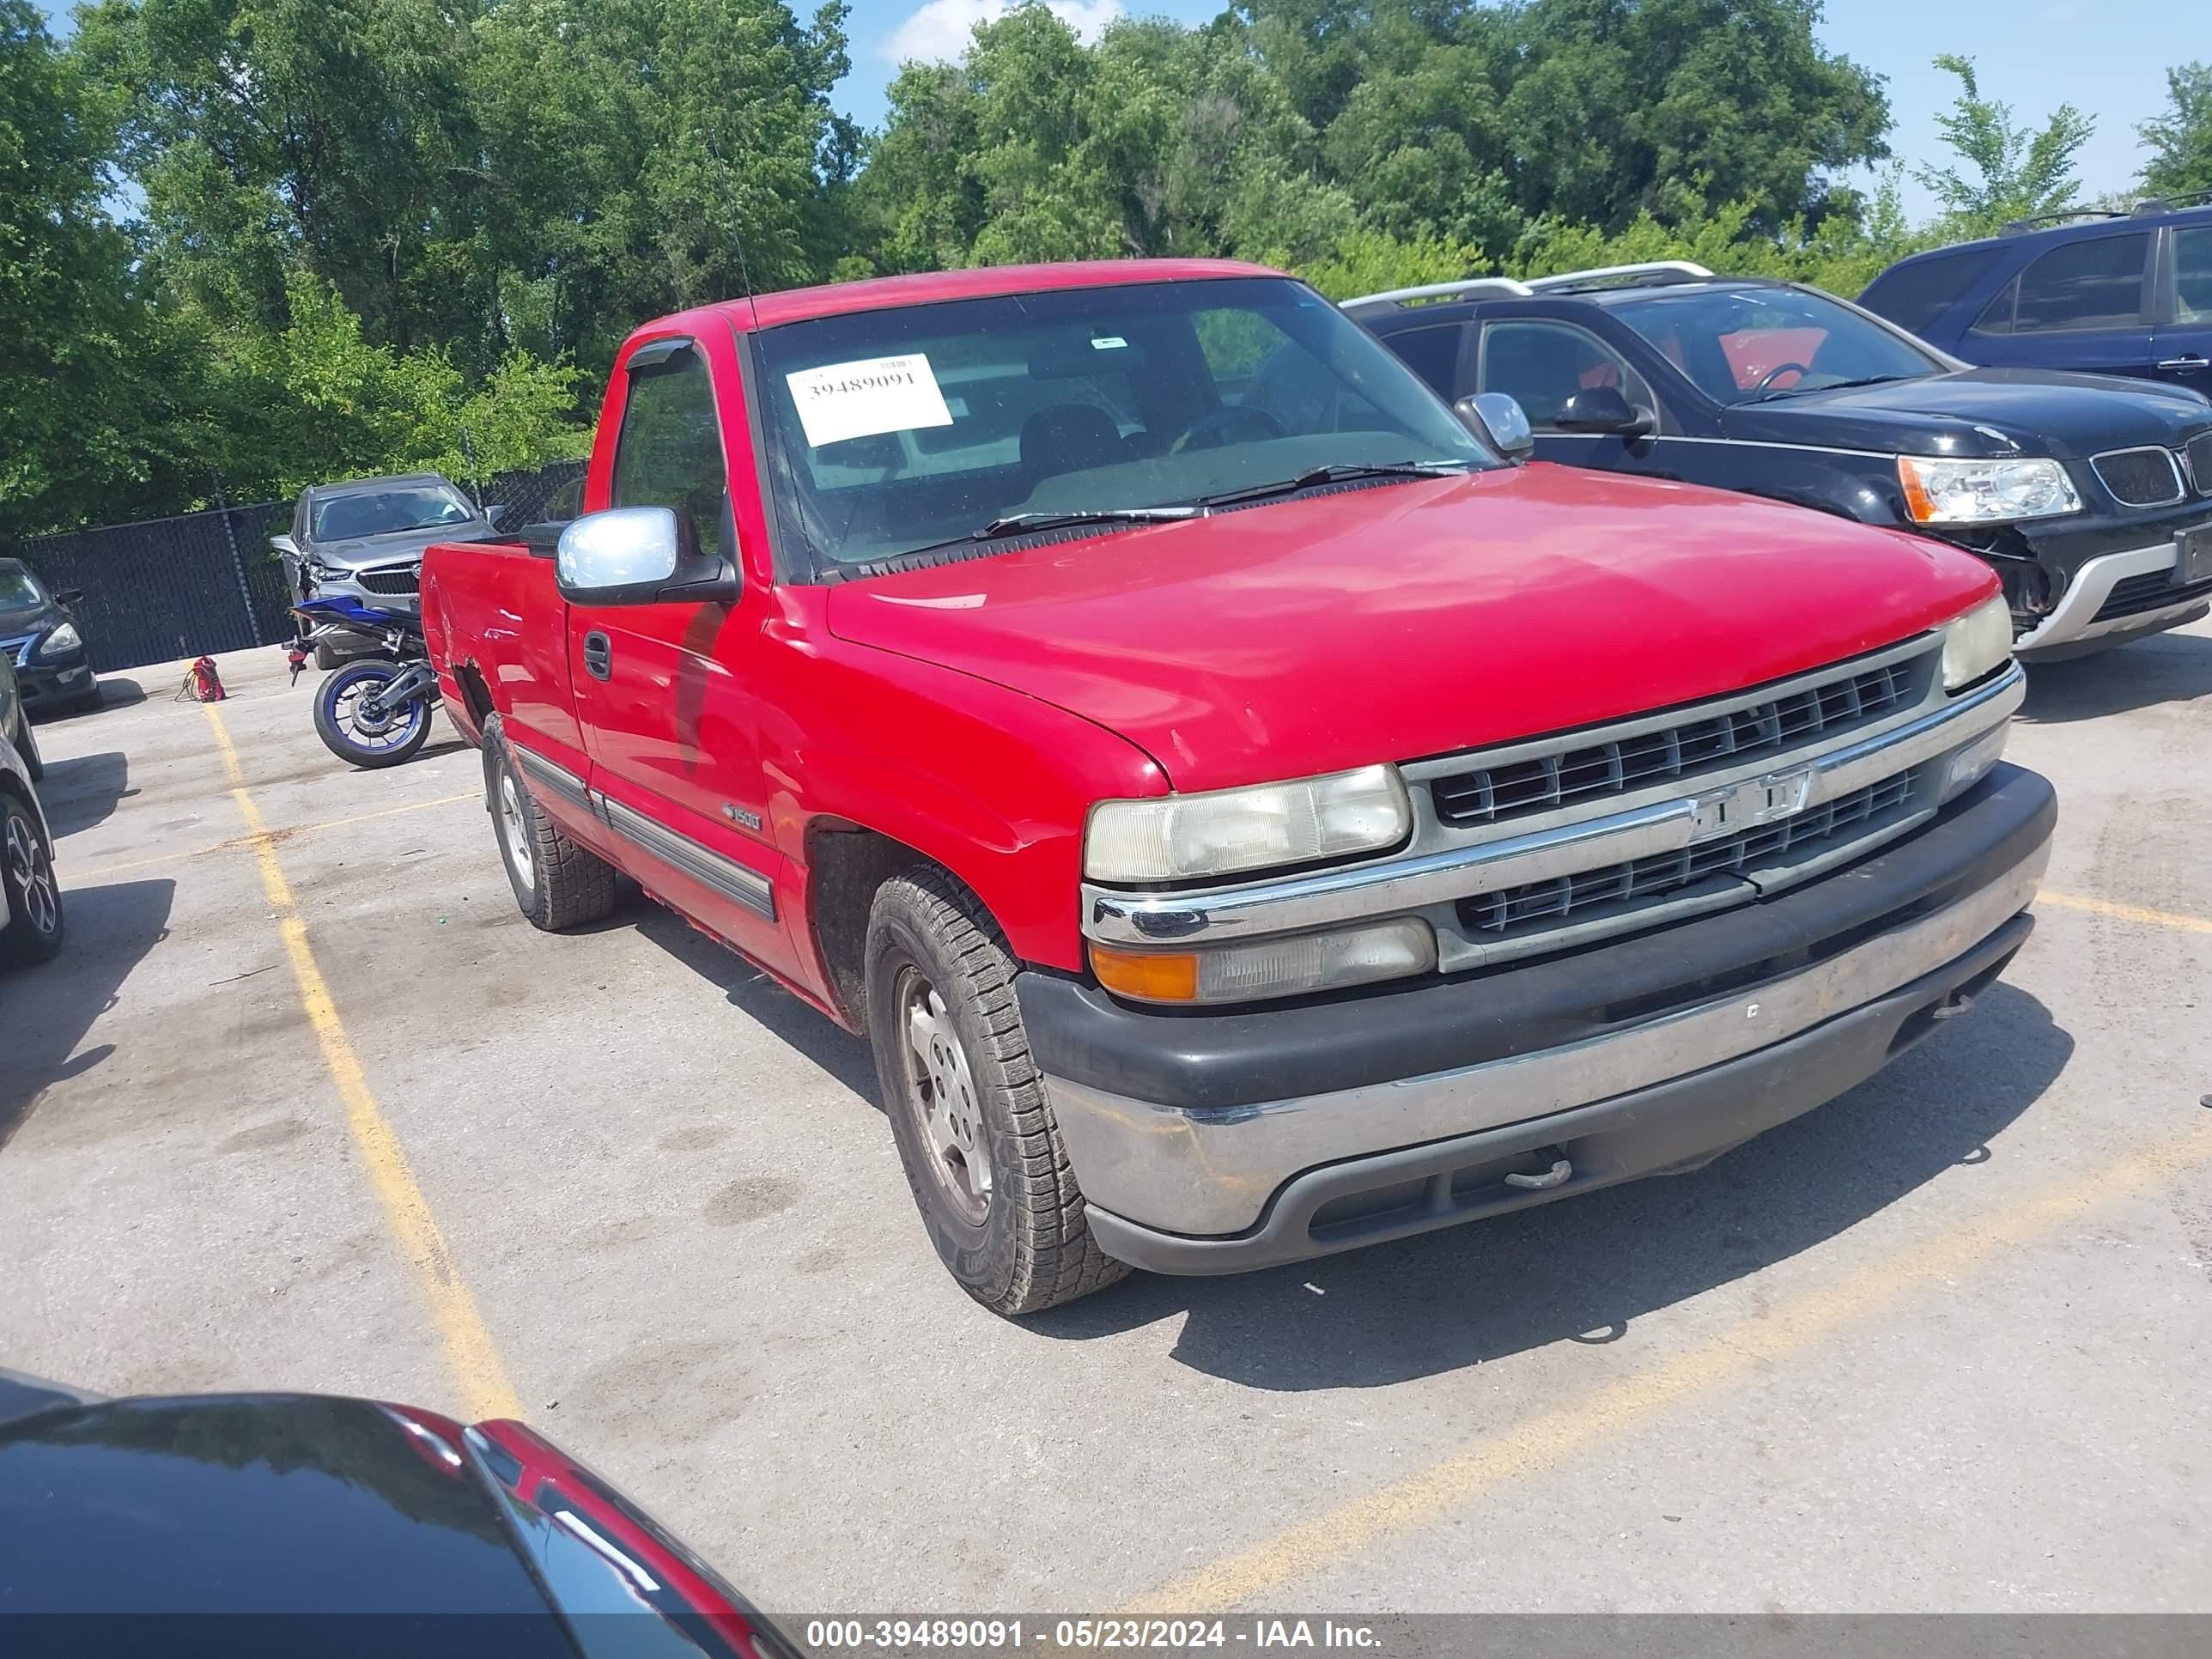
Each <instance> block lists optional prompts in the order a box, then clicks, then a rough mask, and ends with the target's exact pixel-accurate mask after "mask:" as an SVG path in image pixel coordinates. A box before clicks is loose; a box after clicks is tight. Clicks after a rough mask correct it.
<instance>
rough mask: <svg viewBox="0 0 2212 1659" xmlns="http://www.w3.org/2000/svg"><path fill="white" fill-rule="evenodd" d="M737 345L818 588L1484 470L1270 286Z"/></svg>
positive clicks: (1291, 297) (914, 318) (1346, 329)
mask: <svg viewBox="0 0 2212 1659" xmlns="http://www.w3.org/2000/svg"><path fill="white" fill-rule="evenodd" d="M757 341H758V350H759V352H760V356H761V368H763V371H764V372H763V374H762V375H761V378H760V385H761V387H762V391H763V397H762V399H761V401H762V404H763V407H764V409H765V411H766V426H767V435H768V442H769V459H770V462H771V467H772V471H773V472H774V475H775V480H776V495H777V503H778V507H779V512H780V516H781V523H782V526H783V529H784V532H785V534H786V536H787V538H790V539H792V540H794V541H797V542H799V543H800V544H803V545H804V547H805V549H806V550H807V552H808V554H809V555H810V556H811V558H812V559H813V561H814V562H815V563H816V565H817V568H820V569H824V570H834V569H836V568H841V567H842V568H849V567H851V566H854V565H872V564H875V563H878V562H883V561H885V560H892V559H896V558H898V557H900V556H903V555H906V554H909V553H914V552H916V551H918V550H923V549H934V548H939V547H942V546H944V545H945V544H947V543H957V542H961V541H963V540H964V539H966V538H980V537H981V536H983V535H985V534H987V533H988V534H994V535H998V534H1005V533H1007V532H1008V530H1010V529H1012V528H1015V527H1018V526H1021V525H1023V524H1024V523H1027V522H1030V521H1032V520H1033V521H1034V523H1035V524H1036V526H1037V527H1039V528H1043V527H1047V526H1048V525H1049V524H1050V523H1051V522H1052V521H1054V520H1060V521H1063V522H1064V521H1066V520H1068V519H1073V520H1078V521H1081V520H1093V519H1097V518H1099V517H1101V516H1110V515H1112V514H1115V513H1132V514H1134V513H1141V512H1142V511H1143V510H1145V509H1148V508H1159V507H1184V506H1188V505H1189V504H1191V503H1194V502H1200V501H1205V500H1207V499H1210V498H1212V497H1215V496H1219V495H1229V494H1231V493H1235V492H1239V491H1250V490H1255V489H1259V488H1261V487H1262V486H1267V485H1271V484H1285V485H1287V483H1288V481H1290V480H1292V479H1308V478H1309V475H1316V476H1314V477H1311V478H1310V481H1309V484H1308V485H1307V486H1305V487H1310V486H1311V485H1314V484H1318V483H1322V482H1326V481H1327V480H1326V479H1324V478H1322V477H1319V476H1318V475H1319V474H1320V473H1321V472H1322V470H1323V469H1332V468H1333V469H1352V470H1354V471H1357V470H1360V469H1365V468H1370V467H1393V466H1399V465H1435V466H1441V467H1445V468H1450V467H1463V466H1488V465H1497V464H1498V461H1497V458H1496V457H1494V456H1493V455H1492V453H1490V452H1489V451H1488V450H1487V449H1486V448H1485V447H1483V446H1482V445H1481V444H1480V443H1478V442H1477V441H1475V439H1474V437H1472V436H1471V435H1469V434H1468V431H1467V429H1466V428H1464V427H1463V426H1462V425H1461V424H1460V422H1458V420H1457V419H1456V418H1455V417H1454V416H1453V415H1452V413H1451V411H1450V410H1449V409H1447V408H1446V407H1445V406H1444V404H1443V403H1442V402H1441V401H1439V400H1438V398H1437V396H1436V394H1435V393H1434V392H1431V390H1430V389H1429V388H1428V387H1427V386H1425V385H1424V384H1423V383H1422V382H1421V381H1420V380H1418V379H1416V378H1415V377H1414V376H1413V374H1412V372H1411V371H1410V370H1408V369H1407V368H1406V367H1405V366H1404V365H1403V364H1402V363H1401V362H1399V361H1398V360H1397V358H1396V357H1395V356H1393V355H1392V354H1391V353H1390V352H1389V350H1388V349H1385V348H1384V347H1383V345H1381V344H1380V343H1378V342H1377V341H1376V340H1375V339H1374V338H1373V337H1371V336H1370V335H1369V334H1368V333H1367V332H1366V331H1365V330H1364V329H1362V328H1360V327H1359V326H1358V325H1356V324H1354V323H1352V322H1351V321H1349V320H1348V319H1346V317H1345V316H1344V315H1343V313H1340V312H1339V311H1338V310H1337V309H1336V307H1334V306H1332V305H1330V304H1329V303H1328V301H1325V300H1323V299H1322V298H1321V297H1320V296H1319V295H1316V294H1315V293H1314V292H1313V291H1312V290H1311V289H1308V288H1306V287H1305V286H1304V284H1302V283H1293V282H1291V281H1289V280H1287V279H1285V278H1282V277H1228V278H1223V279H1220V280H1216V281H1206V282H1188V283H1124V284H1120V285H1115V286H1108V287H1099V288H1081V289H1058V290H1054V291H1052V292H1048V293H1042V294H1021V295H1006V296H1004V297H995V298H988V299H978V300H958V301H949V302H946V303H944V304H939V305H929V306H908V307H896V308H891V309H885V310H878V311H866V312H856V313H850V314H848V315H845V316H839V317H823V318H817V319H811V320H809V321H806V322H802V323H791V324H787V325H783V326H781V327H779V328H773V329H768V330H764V331H763V332H762V333H761V334H760V335H759V336H757ZM1105 527H1110V525H1109V526H1105Z"/></svg>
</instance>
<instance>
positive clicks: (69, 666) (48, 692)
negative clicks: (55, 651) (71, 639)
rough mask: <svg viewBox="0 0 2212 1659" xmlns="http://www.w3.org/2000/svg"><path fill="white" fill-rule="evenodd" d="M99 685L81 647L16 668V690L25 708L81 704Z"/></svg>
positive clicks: (34, 660) (22, 664)
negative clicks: (65, 653) (66, 703)
mask: <svg viewBox="0 0 2212 1659" xmlns="http://www.w3.org/2000/svg"><path fill="white" fill-rule="evenodd" d="M97 684H99V680H98V679H97V678H95V677H94V673H93V671H92V665H91V663H90V661H89V660H88V659H87V656H86V653H85V652H84V651H83V650H82V648H81V647H80V648H79V649H77V650H76V651H72V652H70V653H69V654H68V655H66V656H63V657H57V658H50V659H33V660H32V661H29V662H26V663H20V664H18V665H16V668H15V688H16V690H18V691H19V692H20V693H21V696H22V698H23V705H24V707H25V708H40V707H42V706H45V707H51V706H52V705H53V704H55V703H61V702H80V701H82V700H83V699H84V698H87V697H88V696H91V695H92V692H93V688H94V686H96V685H97Z"/></svg>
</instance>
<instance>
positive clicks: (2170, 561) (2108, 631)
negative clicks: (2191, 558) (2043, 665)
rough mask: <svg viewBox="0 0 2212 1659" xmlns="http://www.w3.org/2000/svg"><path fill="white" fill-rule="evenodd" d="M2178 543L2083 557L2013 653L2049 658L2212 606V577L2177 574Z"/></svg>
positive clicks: (2192, 616) (2169, 624) (2172, 623)
mask: <svg viewBox="0 0 2212 1659" xmlns="http://www.w3.org/2000/svg"><path fill="white" fill-rule="evenodd" d="M2178 548H2179V544H2178V543H2177V542H2175V541H2172V540H2167V541H2163V542H2155V543H2153V544H2150V545H2149V546H2147V547H2136V548H2130V549H2128V550H2125V551H2123V552H2118V553H2105V554H2100V555H2099V556H2097V557H2095V558H2093V559H2090V560H2088V561H2087V562H2084V563H2083V564H2082V565H2081V567H2080V568H2078V569H2076V570H2075V573H2074V579H2073V580H2072V581H2070V582H2069V583H2068V584H2067V586H2066V591H2065V592H2063V593H2062V594H2060V595H2059V596H2058V603H2057V605H2056V606H2054V607H2053V608H2052V610H2051V611H2050V613H2049V614H2048V615H2046V616H2045V617H2044V618H2043V619H2042V621H2040V622H2039V623H2037V624H2036V625H2035V626H2034V627H2033V629H2029V630H2028V631H2027V633H2025V634H2023V635H2021V636H2020V638H2019V639H2018V640H2017V641H2015V642H2014V645H2013V653H2014V654H2015V656H2018V657H2020V658H2021V659H2023V660H2025V661H2028V662H2035V661H2046V662H2047V661H2051V660H2053V659H2057V658H2059V657H2062V656H2070V655H2074V654H2075V653H2078V652H2081V651H2084V650H2089V649H2098V648H2101V647H2106V646H2110V645H2118V644H2121V643H2124V641H2128V640H2132V639H2140V638H2142V636H2143V635H2146V634H2156V633H2160V632H2162V631H2163V630H2165V629H2169V628H2173V627H2177V626H2179V624H2181V623H2186V622H2194V621H2195V620H2196V619H2197V617H2202V616H2203V615H2205V614H2206V613H2207V611H2212V580H2197V581H2195V582H2191V583H2184V582H2182V581H2180V580H2178V579H2177V576H2178V573H2177V570H2176V562H2177V558H2178Z"/></svg>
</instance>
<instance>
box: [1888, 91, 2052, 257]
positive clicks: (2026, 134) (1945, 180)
mask: <svg viewBox="0 0 2212 1659" xmlns="http://www.w3.org/2000/svg"><path fill="white" fill-rule="evenodd" d="M1936 68H1938V69H1941V70H1948V71H1949V72H1950V73H1951V74H1953V75H1954V76H1957V77H1958V79H1959V96H1958V99H1957V100H1956V101H1955V102H1954V103H1953V105H1952V106H1951V107H1950V109H1949V110H1948V111H1947V112H1944V113H1943V114H1941V115H1938V116H1937V117H1936V128H1937V130H1938V131H1941V132H1942V135H1943V141H1944V143H1947V144H1948V145H1949V146H1950V147H1951V148H1952V149H1954V150H1955V151H1956V152H1958V155H1959V157H1960V161H1963V162H1965V163H1966V166H1965V167H1959V166H1956V165H1954V166H1950V167H1921V168H1918V169H1917V170H1916V171H1915V173H1914V174H1913V176H1914V177H1915V178H1917V179H1918V180H1919V181H1920V182H1921V183H1922V184H1923V185H1926V186H1927V187H1928V188H1929V190H1930V191H1933V192H1935V196H1936V200H1937V201H1938V202H1940V203H1942V204H1943V228H1944V230H1945V231H1946V232H1947V233H1948V237H1949V239H1950V240H1964V239H1966V238H1971V237H1976V236H1988V235H1992V234H1995V233H1996V231H1997V230H1998V229H2000V228H2002V226H2003V225H2004V223H2005V222H2006V221H2008V220H2011V219H2024V218H2030V217H2033V216H2035V215H2038V214H2044V213H2056V212H2057V211H2059V210H2062V209H2064V208H2068V207H2070V206H2072V205H2074V198H2075V194H2076V193H2077V192H2078V191H2080V189H2081V181H2080V180H2079V179H2076V178H2075V174H2074V157H2075V155H2076V153H2078V152H2079V151H2080V149H2081V146H2082V145H2084V144H2086V143H2088V142H2089V137H2090V135H2091V134H2092V133H2093V131H2095V126H2094V124H2093V122H2091V121H2090V119H2089V118H2088V117H2087V116H2085V115H2083V114H2082V113H2081V112H2080V111H2079V110H2077V109H2075V107H2074V106H2073V105H2071V104H2061V105H2060V106H2058V107H2057V109H2055V110H2053V111H2052V112H2051V118H2050V119H2049V120H2047V121H2045V123H2044V124H2043V126H2042V128H2041V129H2040V130H2039V131H2034V132H2030V131H2028V130H2027V128H2025V127H2019V126H2015V125H2013V118H2012V106H2011V105H2009V104H2002V103H1999V102H1997V101H1996V100H1994V99H1991V98H1986V97H1984V96H1983V94H1982V89H1981V83H1980V81H1979V80H1978V77H1977V76H1976V75H1975V73H1974V60H1973V59H1972V58H1961V57H1960V56H1959V55H1958V54H1957V53H1955V52H1945V53H1944V54H1942V56H1941V57H1939V58H1936Z"/></svg>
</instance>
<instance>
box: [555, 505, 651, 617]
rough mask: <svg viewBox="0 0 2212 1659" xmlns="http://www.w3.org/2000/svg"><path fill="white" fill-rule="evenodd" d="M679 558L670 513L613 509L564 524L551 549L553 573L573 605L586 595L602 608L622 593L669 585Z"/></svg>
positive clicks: (636, 508) (624, 508) (639, 508)
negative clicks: (613, 597) (628, 590)
mask: <svg viewBox="0 0 2212 1659" xmlns="http://www.w3.org/2000/svg"><path fill="white" fill-rule="evenodd" d="M682 555H683V542H682V536H681V527H680V526H678V522H677V518H676V513H675V512H674V510H673V509H672V508H670V507H609V508H607V509H606V510H605V512H603V513H586V514H585V515H584V516H583V517H582V518H580V519H572V520H569V521H568V525H567V526H564V527H563V528H562V532H561V539H560V542H559V544H557V545H556V547H555V549H554V553H553V571H554V574H555V576H556V579H557V580H559V582H560V585H561V591H562V592H564V593H566V594H568V596H569V597H570V598H571V599H575V598H579V597H580V596H583V595H586V594H588V595H591V596H592V598H593V599H597V600H598V601H599V603H602V604H605V603H611V602H613V599H612V596H613V595H614V594H616V593H620V592H623V591H624V590H627V589H633V588H641V587H656V588H657V587H659V586H660V585H661V584H662V583H664V582H668V581H672V580H675V576H676V567H677V564H678V562H679V561H680V559H681V557H682Z"/></svg>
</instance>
